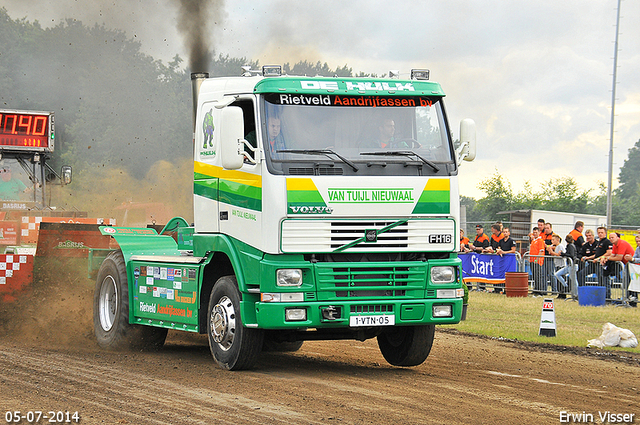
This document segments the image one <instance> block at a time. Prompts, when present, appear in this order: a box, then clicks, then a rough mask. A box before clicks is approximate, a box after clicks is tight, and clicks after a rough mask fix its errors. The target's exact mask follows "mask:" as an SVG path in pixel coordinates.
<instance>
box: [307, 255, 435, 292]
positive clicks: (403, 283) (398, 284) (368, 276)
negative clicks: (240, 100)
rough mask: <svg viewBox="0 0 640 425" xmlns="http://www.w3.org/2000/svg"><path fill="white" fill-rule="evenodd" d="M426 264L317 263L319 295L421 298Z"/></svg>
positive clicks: (424, 282)
mask: <svg viewBox="0 0 640 425" xmlns="http://www.w3.org/2000/svg"><path fill="white" fill-rule="evenodd" d="M426 277H427V274H426V266H425V265H420V266H416V265H415V263H414V264H412V265H409V264H402V263H400V262H394V263H393V265H383V266H381V265H380V263H372V264H371V265H369V264H367V263H364V262H362V263H318V264H316V279H317V282H318V298H319V299H321V300H334V299H345V298H373V299H375V298H377V297H385V298H388V297H409V298H414V297H415V298H422V297H424V290H425V285H426Z"/></svg>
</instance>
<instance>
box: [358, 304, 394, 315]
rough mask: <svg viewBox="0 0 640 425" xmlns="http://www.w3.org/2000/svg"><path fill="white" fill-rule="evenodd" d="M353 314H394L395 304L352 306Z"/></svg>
mask: <svg viewBox="0 0 640 425" xmlns="http://www.w3.org/2000/svg"><path fill="white" fill-rule="evenodd" d="M351 313H393V304H372V305H352V306H351Z"/></svg>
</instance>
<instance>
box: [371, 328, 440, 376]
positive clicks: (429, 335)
mask: <svg viewBox="0 0 640 425" xmlns="http://www.w3.org/2000/svg"><path fill="white" fill-rule="evenodd" d="M435 329H436V327H435V325H422V326H401V327H394V328H391V329H386V330H385V331H384V332H383V333H381V334H380V335H378V347H380V352H381V353H382V355H383V356H384V358H385V360H386V361H388V362H389V363H390V364H392V365H394V366H418V365H419V364H422V363H423V362H424V361H425V360H426V359H427V357H429V353H430V352H431V346H432V345H433V338H434V336H435Z"/></svg>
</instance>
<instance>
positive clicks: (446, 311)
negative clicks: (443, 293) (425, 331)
mask: <svg viewBox="0 0 640 425" xmlns="http://www.w3.org/2000/svg"><path fill="white" fill-rule="evenodd" d="M432 314H433V317H453V310H452V309H451V306H450V305H434V306H433V310H432Z"/></svg>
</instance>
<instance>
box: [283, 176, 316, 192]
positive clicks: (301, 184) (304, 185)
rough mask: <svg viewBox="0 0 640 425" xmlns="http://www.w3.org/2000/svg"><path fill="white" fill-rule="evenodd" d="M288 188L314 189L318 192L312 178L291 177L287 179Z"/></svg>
mask: <svg viewBox="0 0 640 425" xmlns="http://www.w3.org/2000/svg"><path fill="white" fill-rule="evenodd" d="M287 190H314V191H316V192H317V191H318V188H316V185H315V183H314V182H313V180H312V179H310V178H293V179H292V178H289V179H287Z"/></svg>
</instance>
